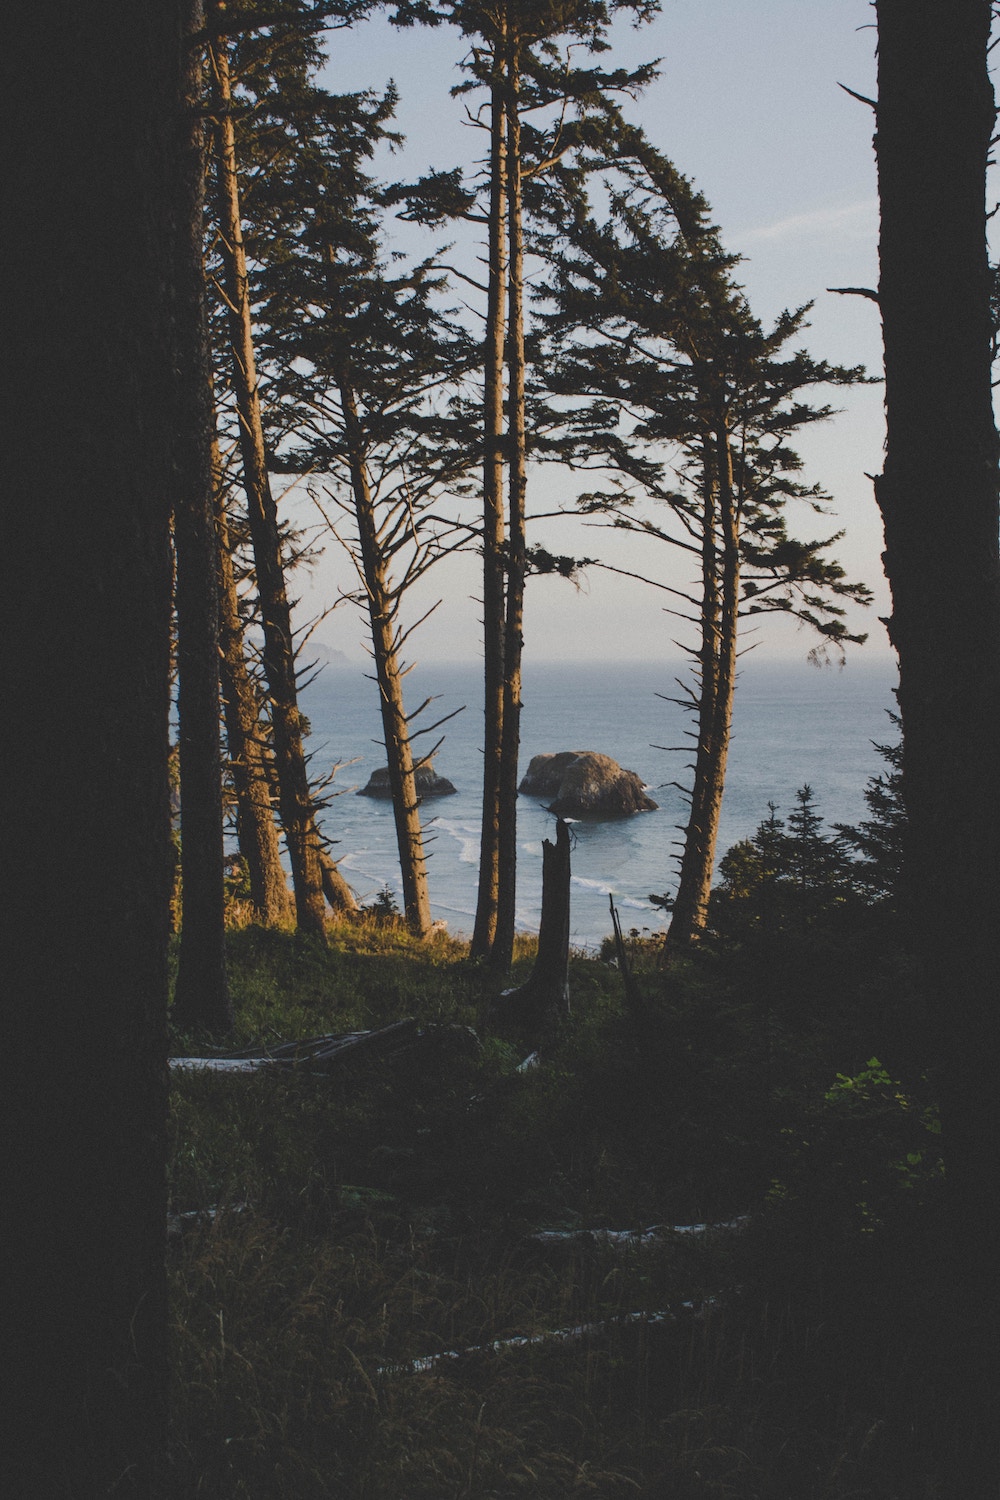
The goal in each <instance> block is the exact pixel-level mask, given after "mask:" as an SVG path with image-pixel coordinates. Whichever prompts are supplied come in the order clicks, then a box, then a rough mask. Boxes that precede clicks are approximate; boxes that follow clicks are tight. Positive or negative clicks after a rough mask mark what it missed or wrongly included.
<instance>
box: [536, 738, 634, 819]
mask: <svg viewBox="0 0 1000 1500" xmlns="http://www.w3.org/2000/svg"><path fill="white" fill-rule="evenodd" d="M518 790H519V791H521V792H523V793H524V795H525V796H528V797H545V798H547V799H550V800H549V809H550V811H551V812H554V813H555V814H556V815H557V816H558V817H560V818H627V817H629V816H630V815H631V814H632V813H639V812H655V810H656V808H657V806H658V804H657V803H656V802H654V801H653V799H652V797H649V796H647V795H646V788H645V786H644V784H643V782H642V780H641V778H640V777H638V776H637V775H636V773H635V772H634V771H626V770H624V769H623V767H621V766H620V765H619V764H618V762H617V761H616V760H612V759H611V756H610V755H600V754H598V752H597V751H596V750H562V751H560V752H559V754H558V755H533V756H532V758H531V764H530V765H529V766H528V769H527V772H526V773H525V775H524V778H523V780H522V781H521V785H520V787H519V788H518Z"/></svg>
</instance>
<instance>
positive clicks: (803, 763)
mask: <svg viewBox="0 0 1000 1500" xmlns="http://www.w3.org/2000/svg"><path fill="white" fill-rule="evenodd" d="M684 674H685V667H684V664H683V663H673V664H671V663H654V662H635V661H626V662H604V661H601V662H569V663H567V662H547V663H534V664H532V663H528V665H526V667H525V671H524V687H523V699H524V708H523V711H522V732H521V774H522V775H523V772H524V770H525V769H526V767H527V764H528V761H529V759H530V758H531V756H533V755H536V754H538V753H540V752H542V751H559V750H598V751H600V752H602V753H603V754H606V755H610V756H612V757H613V758H614V759H615V760H617V761H618V762H619V763H620V764H621V765H623V766H626V767H628V768H629V769H630V770H634V771H636V772H637V773H638V774H639V776H640V777H641V778H642V779H643V781H644V782H645V783H646V784H647V785H648V787H649V788H650V795H651V796H652V797H653V798H654V799H655V800H656V801H657V802H658V803H659V808H658V810H657V811H656V812H648V813H640V814H638V815H636V816H634V817H631V818H626V819H621V820H616V821H609V822H602V823H585V822H577V823H574V824H573V825H572V834H573V839H574V843H573V849H572V869H573V875H572V890H571V900H572V913H571V931H572V942H573V943H574V945H575V946H577V947H581V948H584V947H585V948H591V949H593V948H595V947H597V946H598V945H599V944H600V942H601V940H602V938H604V937H605V936H606V935H607V934H608V933H609V932H610V930H611V922H610V915H609V907H608V898H609V896H613V897H614V900H615V904H616V906H618V908H619V909H620V913H621V918H622V925H623V926H624V927H625V929H626V930H628V929H630V928H637V929H638V930H640V931H643V930H648V931H650V932H657V931H659V930H661V929H662V927H663V926H664V925H665V921H666V918H665V917H664V915H663V913H662V912H661V911H660V910H659V909H658V908H657V907H656V906H654V905H653V904H652V903H651V902H650V901H649V899H648V898H649V895H650V893H651V892H653V893H656V894H662V893H664V892H669V891H671V890H673V888H674V885H675V882H676V876H675V870H676V865H675V857H676V854H677V841H678V839H679V838H680V831H679V829H680V827H682V826H683V823H684V819H685V803H684V800H683V798H682V796H681V793H680V791H679V790H678V789H677V788H676V787H675V786H674V785H672V783H673V782H675V781H681V782H683V781H684V779H685V769H684V767H685V762H686V761H687V760H689V758H690V757H689V756H687V755H685V754H684V753H677V752H675V751H671V750H669V749H668V748H664V747H670V746H677V745H682V744H684V743H686V742H685V740H684V734H685V731H686V730H687V729H689V728H690V722H689V718H688V716H687V715H686V714H685V713H684V712H683V710H682V709H681V708H680V707H679V706H678V705H677V704H675V703H673V702H669V701H665V700H667V699H670V698H671V697H673V696H675V695H677V693H678V688H677V682H676V679H677V677H678V676H680V677H683V676H684ZM895 681H896V674H895V668H894V665H893V664H892V663H891V662H890V661H888V660H886V659H885V658H872V659H870V660H866V659H865V658H864V656H863V655H858V656H857V657H856V658H854V659H852V660H850V661H849V662H848V664H847V666H846V667H845V668H843V669H842V670H838V669H836V668H819V669H818V668H814V667H810V666H809V665H808V664H807V663H805V662H798V661H791V662H789V661H781V662H778V661H772V662H760V663H755V662H753V661H752V659H750V660H749V663H748V664H747V665H746V666H745V667H744V670H743V671H742V673H741V677H740V681H739V685H738V688H737V694H736V708H735V718H734V733H733V740H732V745H731V749H730V757H729V770H728V776H727V785H726V796H725V802H724V805H723V813H722V824H721V828H720V836H719V844H718V854H719V855H720V856H721V855H722V854H724V853H725V851H726V849H727V848H729V847H730V846H731V845H732V844H733V843H735V842H736V841H737V840H738V839H741V838H745V837H746V836H747V835H748V834H750V833H752V832H753V830H754V829H755V828H756V826H757V824H758V823H759V822H760V821H761V819H762V818H764V817H766V816H767V811H768V803H769V802H774V803H775V804H776V805H777V807H778V810H779V816H781V815H783V814H784V815H787V813H788V812H790V811H791V810H792V808H793V807H794V804H795V792H796V790H797V789H798V788H799V787H801V786H802V785H804V784H805V783H807V782H808V784H809V785H810V786H811V787H812V789H813V791H814V793H815V794H816V800H817V806H818V811H819V812H820V813H821V814H822V816H823V817H824V819H825V820H826V821H827V823H854V822H857V821H858V820H859V819H861V818H862V817H864V815H865V804H864V790H865V786H866V783H867V782H868V779H869V778H870V777H871V776H874V775H877V774H879V773H880V772H881V771H882V770H883V769H884V762H883V761H882V759H881V758H880V757H879V755H878V754H877V752H876V750H875V749H874V747H873V742H874V743H877V744H885V743H891V742H893V741H894V740H895V738H896V731H895V727H894V726H893V725H892V723H891V722H890V720H889V718H888V717H887V713H888V711H889V710H891V709H893V708H894V706H895V700H894V698H893V695H892V689H893V687H894V685H895ZM406 687H407V706H408V708H411V709H412V707H414V706H416V705H417V704H419V703H420V702H422V701H423V699H424V698H433V702H431V704H430V705H429V707H428V708H427V709H426V710H425V712H424V713H423V715H422V716H421V717H420V718H419V719H418V720H417V721H416V723H415V725H414V728H415V729H419V728H420V727H421V726H422V725H423V724H427V725H428V726H429V725H431V724H433V723H434V722H435V721H437V720H440V719H442V718H444V717H445V716H446V715H448V714H452V713H454V712H455V710H460V711H459V712H458V713H457V714H456V715H455V717H453V718H451V719H450V720H449V721H448V722H447V723H446V724H443V725H442V726H441V729H440V730H439V731H437V732H435V733H432V734H430V735H425V736H424V737H423V738H421V739H418V740H417V743H416V748H417V749H418V750H419V751H420V753H426V750H427V749H429V748H430V746H431V745H432V744H433V743H434V742H435V740H436V739H437V738H438V737H439V735H444V742H443V744H442V745H441V747H440V749H439V750H438V752H437V754H436V755H435V758H434V765H435V769H436V770H437V771H438V772H439V773H440V774H441V775H442V776H446V777H447V778H448V779H449V780H450V781H452V782H453V783H454V785H455V787H456V788H457V792H456V795H454V796H451V797H445V798H440V799H434V800H432V801H429V802H427V803H425V804H424V807H423V809H422V811H423V814H424V826H425V831H426V834H427V840H428V843H427V848H428V854H429V861H428V881H429V884H430V894H431V905H432V910H433V915H434V917H435V919H440V920H443V921H444V922H446V923H447V926H448V929H449V931H451V932H453V933H455V934H456V935H467V934H468V933H470V932H471V929H472V923H473V917H474V913H475V903H476V876H477V858H478V847H479V824H480V796H481V791H480V777H481V765H482V687H481V669H480V668H479V666H478V664H475V663H473V664H467V663H436V662H428V663H426V664H421V665H419V666H418V667H416V668H415V669H414V671H413V672H412V673H411V674H410V675H409V676H408V677H407V679H406ZM302 708H303V711H304V712H305V714H306V715H307V717H308V718H309V720H310V723H311V726H312V734H311V737H310V739H309V742H308V746H309V750H310V752H311V754H312V757H313V760H312V767H313V772H314V774H319V773H323V772H325V770H326V769H328V768H329V767H330V766H331V765H333V764H337V765H338V766H339V769H338V770H337V772H336V775H335V777H334V779H333V782H332V784H331V786H330V787H329V788H328V790H327V794H326V795H327V796H328V797H329V798H330V800H329V803H328V805H327V807H326V808H325V809H324V812H323V814H322V818H321V823H322V826H323V829H324V832H325V833H326V834H327V835H328V836H329V837H330V838H331V839H333V840H334V841H335V844H334V848H333V854H334V857H335V858H337V859H339V860H340V861H341V863H342V868H343V871H344V874H345V875H346V877H347V879H348V881H349V882H350V884H351V886H352V887H353V889H354V890H355V892H356V894H357V895H358V897H359V899H360V900H362V901H370V900H371V899H372V898H373V897H375V896H376V895H377V894H378V893H379V892H380V891H381V890H382V889H383V887H385V886H388V887H389V888H390V889H391V890H392V891H393V892H394V894H395V895H396V896H397V898H398V896H399V870H398V863H397V855H396V845H395V831H394V826H393V820H392V810H391V807H390V806H389V804H388V803H387V802H383V801H377V800H375V799H373V798H370V797H363V796H359V795H358V789H359V788H360V787H362V786H364V785H365V783H366V782H367V780H368V777H369V775H370V774H371V772H372V770H373V769H375V768H376V767H377V766H382V765H384V764H385V753H384V749H383V747H382V742H381V725H380V720H379V712H378V694H377V690H376V687H375V684H374V683H373V682H372V681H371V679H370V677H369V676H367V675H366V669H365V668H363V667H360V666H345V665H329V666H326V667H325V668H324V669H323V671H322V672H321V673H320V675H319V677H318V678H317V679H316V681H315V682H314V683H313V684H311V685H310V686H309V687H308V688H306V690H305V691H304V693H303V695H302ZM553 827H554V825H553V819H552V816H551V814H549V813H547V812H546V811H545V810H544V808H543V807H542V806H541V805H540V804H539V803H538V802H536V801H535V800H534V799H532V798H530V797H521V798H519V802H518V902H517V923H518V927H519V928H520V929H521V930H524V931H529V932H530V931H537V928H538V913H539V903H540V894H541V854H542V840H543V839H545V838H546V837H551V836H552V832H553Z"/></svg>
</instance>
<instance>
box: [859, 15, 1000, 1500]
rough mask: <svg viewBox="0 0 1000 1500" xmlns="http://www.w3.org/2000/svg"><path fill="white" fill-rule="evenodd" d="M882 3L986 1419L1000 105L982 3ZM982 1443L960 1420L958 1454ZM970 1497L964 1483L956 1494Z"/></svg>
mask: <svg viewBox="0 0 1000 1500" xmlns="http://www.w3.org/2000/svg"><path fill="white" fill-rule="evenodd" d="M876 12H877V16H878V33H879V86H878V107H877V134H876V150H877V157H878V175H879V197H880V201H881V214H882V218H881V238H880V246H879V249H880V260H881V278H880V283H879V303H880V308H881V313H882V321H883V329H884V341H885V374H886V419H887V432H888V437H887V446H886V458H885V467H884V471H883V473H882V475H881V477H880V478H879V480H878V481H877V485H876V493H877V497H878V503H879V506H880V509H881V511H882V516H883V520H884V524H885V542H886V550H885V565H886V572H887V574H888V577H889V581H890V584H891V586H892V618H891V622H890V634H891V638H892V642H893V645H894V646H895V648H896V650H897V652H898V653H899V666H900V686H899V704H900V710H901V715H902V724H903V795H904V800H905V805H906V811H907V816H908V824H909V832H908V845H907V848H906V856H905V880H906V886H907V890H908V894H909V901H910V909H911V916H912V920H913V932H914V939H915V942H916V944H917V946H918V950H919V952H920V953H921V955H922V958H923V988H924V995H925V1001H926V1008H927V1018H928V1027H927V1030H926V1032H925V1034H924V1035H923V1037H922V1043H923V1047H922V1052H923V1057H924V1058H925V1060H926V1062H927V1064H928V1065H930V1066H932V1067H933V1069H934V1074H935V1078H936V1083H937V1087H938V1091H939V1095H940V1103H941V1112H942V1139H943V1147H944V1155H945V1165H946V1183H947V1192H948V1194H949V1196H950V1205H949V1207H950V1212H949V1215H948V1218H949V1222H950V1224H951V1225H953V1226H954V1243H953V1244H952V1246H951V1250H950V1252H949V1253H950V1254H952V1255H953V1261H952V1264H950V1265H949V1266H948V1280H949V1282H950V1283H951V1285H952V1287H953V1288H954V1289H956V1290H957V1292H958V1294H959V1297H958V1298H955V1297H951V1296H947V1294H946V1300H947V1301H948V1304H949V1306H950V1308H951V1310H952V1313H953V1315H954V1318H955V1321H956V1329H957V1332H958V1336H959V1338H960V1339H961V1338H964V1339H966V1343H967V1347H966V1350H965V1352H964V1354H962V1355H961V1356H959V1357H960V1359H961V1367H962V1370H963V1372H964V1374H965V1376H966V1377H967V1378H966V1379H963V1380H962V1391H963V1402H964V1409H963V1417H968V1418H969V1419H970V1420H974V1419H975V1417H976V1415H979V1416H980V1417H981V1419H982V1421H983V1423H984V1425H985V1427H987V1428H992V1429H993V1433H994V1435H995V1414H994V1413H992V1412H984V1410H983V1407H984V1405H985V1404H986V1403H987V1402H989V1400H990V1399H991V1396H995V1391H996V1386H995V1384H994V1383H991V1381H993V1382H995V1379H996V1339H997V1322H998V1320H997V1287H996V1263H997V1256H998V1253H1000V1112H998V1110H997V1090H998V1083H1000V1012H998V1008H997V986H998V975H1000V921H998V915H1000V913H998V895H1000V759H998V736H997V715H998V705H1000V555H998V522H1000V517H998V506H997V436H996V430H995V426H994V418H993V407H992V399H991V388H990V365H991V319H990V281H991V278H990V270H989V263H988V255H987V245H986V201H985V198H986V194H985V187H986V166H987V159H988V156H989V151H990V138H991V135H992V134H993V131H994V120H995V111H994V100H993V90H992V86H991V83H990V79H989V74H988V70H987V47H988V42H989V32H990V19H991V6H990V4H989V3H988V0H964V3H958V4H952V5H940V4H932V3H929V0H917V3H913V0H910V3H904V0H878V4H877V5H876ZM931 101H932V104H933V107H929V104H930V102H931ZM959 1299H960V1303H961V1305H960V1306H959V1305H957V1304H958V1301H959ZM971 1325H974V1326H971ZM984 1365H985V1366H986V1367H985V1368H984ZM986 1377H990V1378H986ZM979 1436H980V1437H981V1436H982V1434H981V1433H980V1435H979ZM990 1441H991V1442H992V1438H991V1439H990ZM976 1446H977V1445H976V1438H975V1436H974V1435H972V1436H970V1437H969V1444H968V1451H969V1453H970V1454H972V1452H973V1450H974V1449H975V1448H976ZM979 1452H980V1455H981V1453H982V1448H981V1446H980V1447H979ZM970 1461H971V1459H970ZM979 1477H980V1479H981V1478H982V1476H981V1475H980V1476H979ZM995 1482H996V1470H995V1469H994V1470H993V1471H992V1474H991V1479H990V1483H991V1484H995ZM975 1492H978V1490H977V1488H976V1486H975V1485H971V1484H970V1486H969V1487H967V1488H966V1489H965V1491H964V1493H969V1494H971V1493H975ZM982 1492H983V1493H985V1490H984V1491H982Z"/></svg>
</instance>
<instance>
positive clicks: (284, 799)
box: [208, 0, 356, 937]
mask: <svg viewBox="0 0 1000 1500" xmlns="http://www.w3.org/2000/svg"><path fill="white" fill-rule="evenodd" d="M305 9H306V11H307V12H308V17H309V19H310V21H311V20H312V19H313V15H314V12H313V10H312V9H311V8H310V7H306V8H305ZM324 9H325V10H329V9H330V8H329V7H325V8H324ZM301 10H302V7H301V6H300V5H299V4H297V3H296V4H291V5H290V6H289V7H288V11H287V13H286V12H279V13H278V14H279V17H280V19H279V20H278V21H277V22H274V21H273V19H270V18H269V27H268V33H267V35H266V37H262V35H261V32H260V29H259V24H255V19H256V18H255V13H254V11H253V8H250V9H249V10H248V13H247V16H246V23H245V24H246V26H247V33H246V40H245V43H244V45H245V47H246V48H247V49H248V51H249V53H250V56H251V59H252V60H253V61H254V62H256V63H257V70H256V72H254V71H253V70H251V69H250V66H249V62H248V64H247V76H248V77H251V78H256V79H257V81H258V92H257V96H256V99H255V100H254V106H255V108H254V116H255V125H258V126H259V125H260V123H261V120H260V118H258V117H261V116H262V117H264V118H265V119H266V110H265V107H264V106H265V104H266V102H267V101H268V100H270V101H272V102H273V100H274V96H275V90H274V88H273V83H274V79H273V75H269V74H268V73H267V72H266V71H264V70H261V68H260V57H259V54H260V52H261V49H262V48H263V51H264V53H265V55H266V57H267V58H268V60H269V61H271V62H273V58H274V56H275V55H276V53H278V54H281V53H282V49H284V55H283V56H282V63H283V67H284V68H285V69H286V70H287V72H288V74H289V75H290V76H291V77H293V78H294V77H295V76H296V74H300V73H301V72H302V70H303V68H304V67H305V66H306V64H307V62H309V61H312V60H313V59H314V58H315V56H316V55H317V48H316V45H315V42H314V39H313V35H312V31H311V29H310V28H309V27H299V26H298V25H297V21H298V19H299V13H300V11H301ZM286 14H287V17H288V19H287V21H286V20H285V16H286ZM208 18H209V30H210V41H209V52H210V73H211V77H212V80H213V82H212V90H211V93H212V98H211V108H212V111H213V117H214V140H215V153H214V154H215V214H216V228H217V233H218V249H219V254H220V257H221V260H222V265H223V275H222V284H221V287H220V290H221V292H222V298H223V301H224V304H225V306H226V309H227V313H228V323H229V344H230V350H231V371H232V383H233V389H234V392H235V397H236V406H237V411H238V415H239V443H240V450H241V453H242V459H243V480H244V489H245V493H246V501H247V515H248V521H249V528H250V534H251V538H252V541H253V553H254V565H255V572H256V581H257V590H258V595H259V599H260V609H261V624H262V629H263V635H264V646H263V665H264V672H265V676H266V679H267V685H268V698H269V703H270V709H271V727H272V734H273V744H274V755H275V764H276V769H277V777H278V788H279V806H280V809H281V821H282V826H283V829H284V833H285V840H286V844H287V847H288V853H289V861H290V864H291V869H292V885H293V889H294V892H295V904H296V919H297V922H298V925H299V927H300V928H301V929H302V930H303V931H307V932H311V933H313V934H314V935H316V936H319V937H322V936H323V935H324V931H325V913H324V894H325V895H326V897H327V899H328V900H330V901H331V904H332V905H333V906H334V907H335V909H338V910H341V911H350V910H353V909H355V906H356V903H355V902H354V898H353V896H352V895H351V892H350V890H349V889H348V887H347V885H346V882H345V881H344V880H343V878H342V877H341V876H340V875H339V872H337V870H336V869H335V867H333V866H332V865H331V864H330V861H329V860H328V859H324V851H323V845H322V841H321V838H320V835H319V832H318V829H317V827H316V818H315V809H314V806H313V800H312V794H311V790H310V785H309V775H308V768H307V762H306V756H305V752H304V749H303V743H302V741H303V723H302V716H301V714H300V712H299V708H298V691H297V681H296V670H295V649H294V638H293V634H292V626H291V611H290V607H289V602H288V594H287V589H286V585H285V575H284V563H283V558H282V539H281V532H280V529H279V524H278V515H277V507H276V504H275V501H274V496H273V494H272V491H271V484H270V475H269V473H268V464H267V451H266V445H265V439H264V427H263V418H262V412H261V396H260V388H259V380H258V374H257V362H256V352H255V348H254V336H253V308H252V300H251V291H250V282H249V275H248V269H247V253H246V244H245V239H244V232H243V227H244V226H243V210H242V205H241V196H240V180H239V172H238V163H237V143H236V129H235V124H234V113H235V112H237V111H238V110H239V107H240V99H239V97H238V95H237V96H236V97H234V90H233V79H232V70H231V67H230V49H229V43H228V41H227V34H226V27H227V23H228V24H229V25H235V23H234V20H233V17H232V16H231V15H230V13H229V12H228V11H227V9H226V6H225V4H224V3H223V0H210V5H209V8H208ZM236 29H237V30H239V29H240V28H239V27H238V26H236ZM289 53H290V56H289ZM238 76H239V73H238ZM261 84H262V85H263V86H262V87H261ZM279 108H280V106H279Z"/></svg>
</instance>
